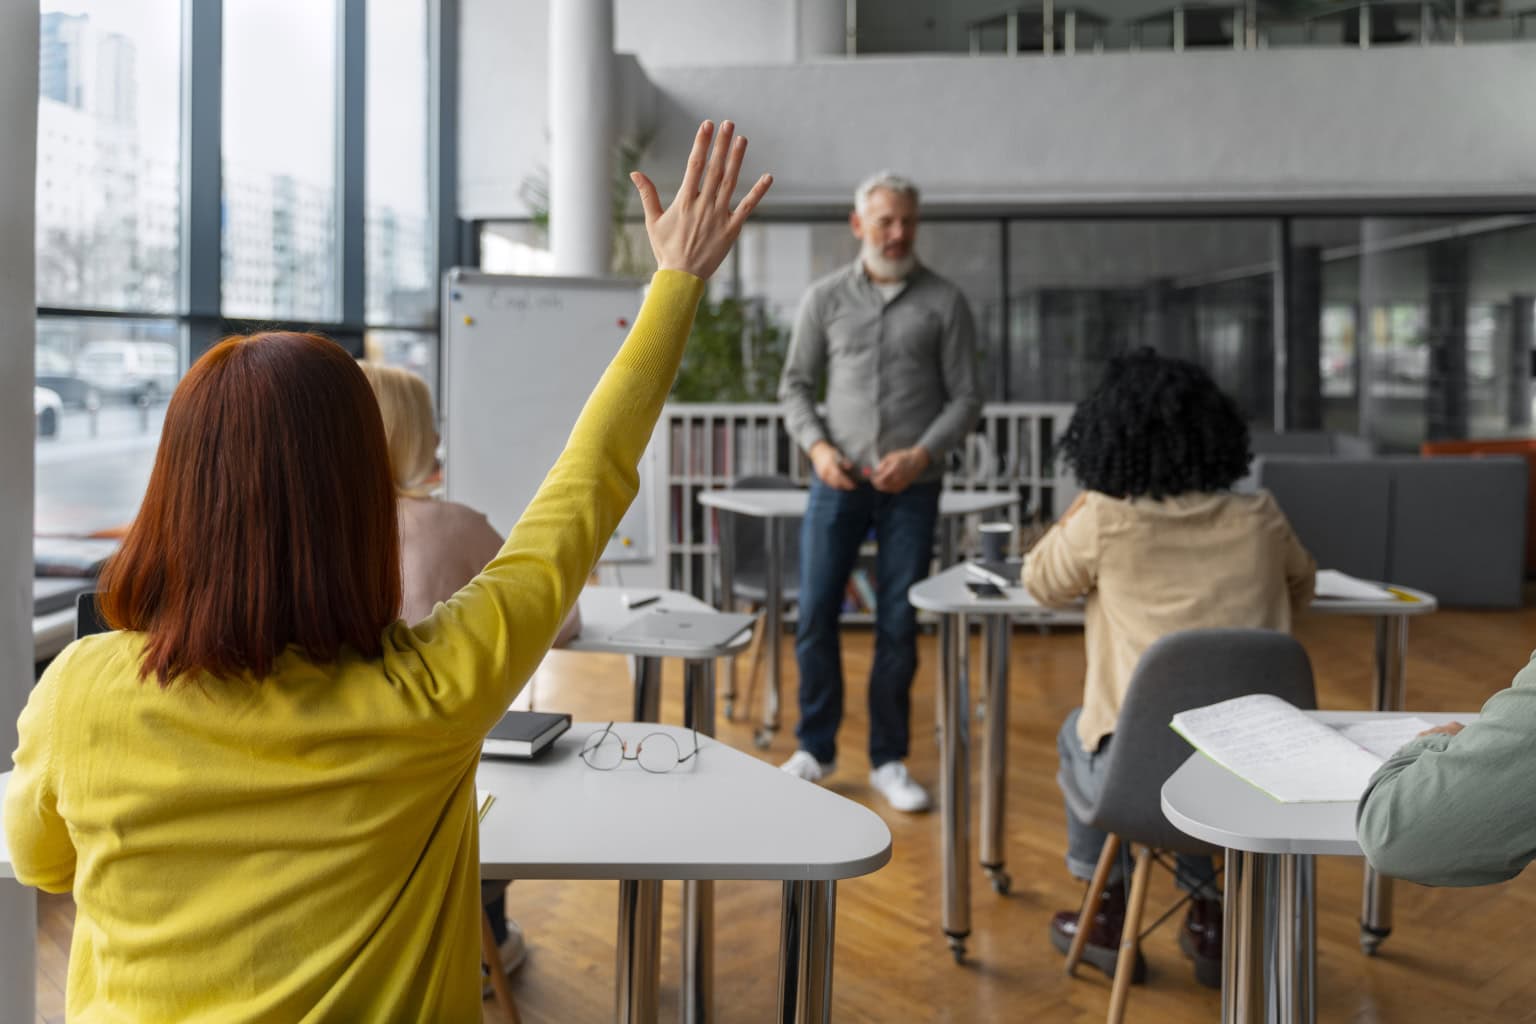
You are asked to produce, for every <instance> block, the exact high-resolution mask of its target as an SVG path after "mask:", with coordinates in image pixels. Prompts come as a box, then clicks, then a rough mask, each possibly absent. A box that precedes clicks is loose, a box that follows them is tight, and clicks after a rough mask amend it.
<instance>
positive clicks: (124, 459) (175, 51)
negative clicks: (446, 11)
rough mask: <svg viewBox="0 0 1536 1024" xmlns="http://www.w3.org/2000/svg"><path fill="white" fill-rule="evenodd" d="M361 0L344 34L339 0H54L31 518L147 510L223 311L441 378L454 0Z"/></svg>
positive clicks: (52, 520)
mask: <svg viewBox="0 0 1536 1024" xmlns="http://www.w3.org/2000/svg"><path fill="white" fill-rule="evenodd" d="M365 5H366V17H365V18H364V24H363V28H364V32H363V33H362V34H361V35H359V34H358V33H357V32H356V31H355V30H356V29H357V28H358V26H357V25H356V24H353V25H352V28H353V29H354V31H353V32H352V33H351V35H350V37H349V36H348V34H347V33H346V32H344V31H343V28H344V26H343V25H342V5H341V2H340V0H190V2H188V0H40V14H41V21H40V29H41V32H40V37H41V38H40V61H39V101H38V102H39V107H38V176H37V266H38V275H37V300H38V307H39V313H38V322H37V339H38V340H37V354H36V358H37V379H36V388H35V390H34V403H33V404H34V412H35V415H34V424H35V430H36V435H37V436H36V441H35V452H36V464H37V475H36V481H37V485H36V511H37V531H38V533H40V534H78V533H89V532H94V531H98V530H109V529H115V528H118V527H121V526H123V525H124V524H126V523H127V522H129V521H130V520H131V519H132V518H133V516H134V515H135V514H136V512H137V509H138V505H139V502H140V501H141V499H142V496H143V491H144V487H145V484H146V483H147V481H148V476H149V470H150V466H151V465H152V462H153V459H154V454H155V448H156V445H157V444H158V441H159V435H160V428H161V424H162V422H163V420H164V416H165V410H166V402H167V399H168V398H169V397H170V394H171V392H172V390H173V389H174V388H175V387H176V385H177V382H178V381H179V380H180V379H181V377H182V375H183V374H184V373H185V372H186V369H187V367H188V365H189V363H190V361H191V360H192V359H194V358H196V356H197V355H198V354H199V353H200V352H202V351H203V350H204V349H206V347H207V346H208V345H209V344H211V343H212V342H213V341H214V340H216V339H217V338H218V337H219V336H221V335H223V334H226V333H229V332H231V331H243V330H254V329H259V328H262V327H267V326H273V327H295V328H302V329H311V328H313V329H318V330H321V331H324V332H327V333H329V334H331V335H333V336H335V337H337V338H338V339H340V340H342V341H343V343H345V344H352V345H354V346H358V348H357V350H358V352H359V354H363V352H364V350H366V351H367V353H369V354H371V355H373V356H374V357H376V358H380V359H384V360H388V361H392V362H396V363H399V364H402V365H406V366H409V367H410V368H411V369H414V370H416V371H417V372H418V373H420V374H422V376H424V377H426V378H427V380H428V382H429V384H430V383H433V382H434V378H435V376H436V361H437V342H436V335H435V333H434V331H433V330H432V326H433V321H434V319H435V308H436V289H435V283H434V282H435V281H436V279H437V274H438V272H437V266H436V262H437V253H436V234H435V230H434V228H433V225H432V223H431V216H430V211H431V209H432V208H433V206H432V204H431V203H430V202H429V174H428V168H429V167H430V166H432V165H433V163H434V153H433V148H434V146H435V145H437V140H436V138H435V137H434V135H433V132H434V128H433V126H434V125H435V124H437V123H439V122H438V121H437V119H434V118H431V117H429V111H428V102H429V100H428V97H429V71H430V66H431V55H430V52H429V40H430V39H435V38H438V37H439V33H437V32H429V31H428V28H429V17H432V16H436V15H435V14H434V13H433V12H437V11H439V7H438V5H435V4H430V3H428V2H427V0H409V2H401V3H393V2H390V3H386V2H383V0H365ZM347 9H349V10H352V11H356V10H357V9H358V5H357V4H356V3H350V4H348V5H347ZM443 31H445V32H447V33H449V34H450V35H451V34H452V32H453V31H455V29H454V28H453V27H452V26H448V27H446V28H445V29H444V30H443ZM344 38H351V39H352V40H353V41H354V42H357V41H359V40H360V41H361V43H362V45H351V46H345V47H344V46H343V44H342V40H343V39H344ZM184 40H185V41H186V42H184ZM349 68H350V69H351V73H350V74H347V73H346V72H347V71H348V69H349ZM450 77H451V75H450ZM344 80H345V81H348V82H352V83H361V84H362V85H363V86H364V87H363V88H361V89H359V90H357V91H356V92H353V93H351V94H350V95H349V96H347V97H345V98H344V97H343V95H342V88H341V84H342V82H343V81H344ZM220 92H221V103H218V104H215V103H213V102H211V97H212V96H213V95H215V94H219V93H220ZM184 111H188V112H189V113H190V116H189V118H188V123H187V124H185V125H184V124H183V120H182V119H183V117H184ZM349 117H350V118H352V119H353V120H352V121H350V122H348V123H350V125H351V128H352V129H353V130H351V131H349V132H345V133H344V132H343V130H342V129H343V128H344V127H345V126H346V125H345V124H344V122H345V121H346V119H347V118H349ZM370 122H371V125H372V126H374V127H375V128H376V130H373V131H370V130H369V127H370ZM344 138H345V140H346V141H347V144H349V145H352V146H354V147H355V148H354V149H353V150H352V151H351V156H352V157H353V158H356V162H355V163H348V164H347V165H346V166H347V171H348V173H347V174H345V175H343V174H341V166H342V162H341V160H340V159H339V154H340V153H341V152H342V151H343V139H344ZM215 178H218V180H219V182H220V184H221V186H222V187H221V188H216V187H215ZM343 200H345V202H344V201H343ZM445 201H446V202H448V203H449V205H450V207H451V205H452V202H451V197H448V198H447V199H445ZM344 209H345V210H350V211H353V212H354V214H360V215H361V216H360V217H359V219H358V221H357V223H356V224H355V225H354V226H355V227H356V228H357V229H358V230H359V231H360V232H361V238H357V237H356V236H351V235H349V236H348V240H349V242H355V244H349V245H347V246H346V247H345V248H344V247H343V245H342V244H341V243H342V224H343V221H342V211H343V210H344ZM450 248H451V247H450ZM343 282H350V283H351V289H352V290H349V291H348V292H347V293H346V295H345V300H346V302H347V305H348V309H346V310H343V308H342V306H343V298H344V296H343ZM365 300H366V302H365ZM365 305H366V310H365V308H364V307H365ZM370 329H371V330H370Z"/></svg>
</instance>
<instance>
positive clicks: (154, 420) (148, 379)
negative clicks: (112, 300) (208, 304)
mask: <svg viewBox="0 0 1536 1024" xmlns="http://www.w3.org/2000/svg"><path fill="white" fill-rule="evenodd" d="M184 348H185V346H184V344H183V342H182V331H181V329H180V328H179V327H178V326H177V324H176V323H175V321H171V320H142V319H117V318H112V319H104V318H90V319H85V318H75V317H46V318H41V319H39V320H38V323H37V382H36V387H35V388H34V402H33V411H34V413H35V417H34V423H35V427H36V431H37V447H36V452H37V490H36V503H35V509H36V521H37V532H38V533H43V534H84V533H93V532H96V531H99V530H112V529H116V528H118V527H122V526H125V525H127V524H128V522H129V521H131V520H132V519H133V517H134V515H135V513H136V512H137V511H138V507H139V501H140V499H142V498H143V496H144V487H145V485H146V484H148V483H149V470H150V467H151V466H152V465H153V464H154V460H155V446H156V444H157V443H158V442H159V440H160V424H161V422H162V421H163V420H164V419H165V399H166V397H167V396H169V395H170V393H171V390H172V389H173V388H175V386H176V383H177V381H179V380H180V379H181V373H182V370H183V368H184V367H185V365H186V362H185V355H184Z"/></svg>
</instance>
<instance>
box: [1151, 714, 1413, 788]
mask: <svg viewBox="0 0 1536 1024" xmlns="http://www.w3.org/2000/svg"><path fill="white" fill-rule="evenodd" d="M1171 724H1172V726H1173V730H1174V731H1175V732H1177V733H1178V734H1179V735H1180V736H1183V737H1184V738H1185V739H1186V740H1188V741H1189V743H1190V745H1191V746H1193V747H1194V748H1195V749H1196V750H1198V751H1200V752H1201V753H1202V754H1204V755H1206V756H1207V757H1209V758H1210V759H1211V760H1213V761H1215V762H1216V763H1217V764H1219V765H1221V766H1222V767H1223V768H1225V769H1227V770H1228V771H1229V772H1231V773H1232V774H1234V775H1236V776H1237V777H1238V778H1240V779H1243V780H1244V781H1245V782H1248V783H1250V784H1252V785H1253V786H1255V787H1257V788H1258V789H1260V790H1262V791H1263V792H1265V793H1267V794H1268V795H1270V796H1271V797H1274V798H1275V799H1276V800H1278V801H1279V802H1280V803H1285V804H1292V803H1353V802H1355V801H1356V800H1359V799H1360V796H1361V794H1363V793H1364V792H1365V787H1366V785H1367V784H1368V783H1369V782H1370V780H1371V776H1372V775H1373V774H1374V773H1375V771H1376V769H1377V768H1380V767H1381V765H1382V763H1383V762H1385V761H1386V759H1387V758H1389V757H1391V756H1392V754H1393V753H1394V752H1395V751H1396V750H1397V749H1398V748H1399V747H1401V746H1402V745H1403V744H1404V743H1407V742H1408V741H1409V740H1411V739H1413V738H1414V737H1415V736H1417V735H1418V734H1419V733H1421V732H1423V731H1424V730H1425V729H1428V728H1429V727H1430V724H1429V723H1428V722H1426V721H1424V720H1423V719H1421V718H1414V717H1411V716H1392V717H1383V718H1376V719H1372V720H1369V721H1365V722H1356V723H1351V724H1348V725H1341V726H1337V727H1335V726H1331V725H1328V724H1326V723H1324V722H1320V721H1318V720H1317V719H1315V718H1313V717H1312V716H1311V715H1309V714H1307V713H1306V712H1304V711H1302V710H1300V709H1299V708H1297V707H1296V706H1295V705H1293V704H1291V703H1290V702H1289V701H1286V700H1282V699H1281V698H1279V697H1275V696H1272V695H1270V694H1267V693H1258V694H1251V695H1249V696H1247V697H1235V698H1233V699H1232V700H1225V701H1222V702H1221V703H1219V704H1212V705H1210V706H1208V707H1203V708H1193V709H1191V710H1189V711H1181V712H1179V713H1178V714H1176V715H1174V716H1173V722H1172V723H1171Z"/></svg>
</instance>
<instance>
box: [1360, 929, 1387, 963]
mask: <svg viewBox="0 0 1536 1024" xmlns="http://www.w3.org/2000/svg"><path fill="white" fill-rule="evenodd" d="M1391 934H1392V931H1391V929H1382V928H1372V927H1371V926H1370V925H1368V924H1362V925H1361V926H1360V952H1362V953H1364V954H1365V955H1366V956H1375V955H1376V951H1377V950H1379V949H1380V948H1381V944H1382V943H1383V942H1385V941H1386V939H1387V936H1388V935H1391Z"/></svg>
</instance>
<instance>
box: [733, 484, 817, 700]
mask: <svg viewBox="0 0 1536 1024" xmlns="http://www.w3.org/2000/svg"><path fill="white" fill-rule="evenodd" d="M798 487H799V485H798V484H796V483H795V482H794V481H793V480H791V479H790V478H789V477H787V476H744V477H742V478H740V479H739V480H737V481H736V482H735V484H733V485H732V487H731V490H735V491H792V490H796V489H798ZM717 515H718V516H719V518H720V544H721V553H722V555H723V556H724V557H726V558H729V559H730V580H731V592H730V593H729V594H725V593H722V594H721V597H720V605H721V608H722V610H724V611H731V610H733V609H734V608H735V607H736V606H737V605H738V602H745V603H746V605H747V608H748V610H749V611H754V612H755V611H757V610H759V609H760V608H762V607H763V605H764V604H766V603H767V600H768V582H767V537H768V535H767V533H766V531H767V530H769V529H772V528H773V527H774V526H775V525H777V528H778V529H779V530H780V531H781V532H780V534H779V538H780V545H779V550H780V551H781V552H782V553H783V559H782V562H783V564H782V565H781V566H780V569H779V581H780V589H779V595H780V597H781V598H782V600H781V604H783V605H784V606H785V607H788V606H791V605H796V604H799V602H800V520H799V519H777V520H775V519H756V518H753V517H751V516H739V515H737V514H736V513H734V512H727V511H725V510H724V509H721V510H719V512H718V513H717ZM722 575H723V574H722ZM722 589H723V587H722ZM764 631H765V627H764V626H763V625H762V624H761V623H760V624H759V625H758V626H757V627H756V629H755V631H754V632H753V636H752V653H751V655H750V657H749V659H748V660H749V662H750V664H751V668H750V670H749V675H748V677H747V695H746V701H745V703H746V706H747V707H751V706H752V702H753V700H754V699H755V698H756V696H757V684H758V679H759V677H760V675H761V672H762V666H763V644H764V643H765V642H767V641H766V640H765V639H764V637H763V633H764ZM778 641H779V638H778V637H773V638H772V642H774V643H777V642H778ZM722 703H723V704H724V710H725V717H726V719H727V720H732V719H734V718H735V709H736V659H735V658H732V659H731V667H730V673H729V675H728V676H727V677H726V686H725V693H724V695H723V698H722Z"/></svg>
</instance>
